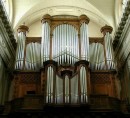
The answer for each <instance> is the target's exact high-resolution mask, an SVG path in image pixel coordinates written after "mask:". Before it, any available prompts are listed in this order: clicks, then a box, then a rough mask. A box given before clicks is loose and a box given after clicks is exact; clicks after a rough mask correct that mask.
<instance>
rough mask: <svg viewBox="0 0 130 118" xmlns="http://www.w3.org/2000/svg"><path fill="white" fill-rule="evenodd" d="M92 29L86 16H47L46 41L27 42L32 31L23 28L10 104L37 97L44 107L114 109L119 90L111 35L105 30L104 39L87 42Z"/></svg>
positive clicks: (103, 29)
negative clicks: (67, 106)
mask: <svg viewBox="0 0 130 118" xmlns="http://www.w3.org/2000/svg"><path fill="white" fill-rule="evenodd" d="M88 23H89V18H88V17H87V16H86V15H81V16H79V17H75V16H67V15H61V16H50V15H48V14H46V15H44V16H43V18H42V20H41V25H42V37H26V33H27V32H28V27H27V26H25V25H24V24H23V25H21V26H19V28H18V45H17V51H16V61H15V62H16V63H15V71H14V79H13V85H14V88H12V89H13V94H12V99H19V98H24V97H25V96H29V95H33V96H32V98H30V99H34V98H35V97H36V96H37V99H42V102H43V106H46V105H61V106H62V105H67V104H68V105H72V106H73V105H82V104H84V105H86V106H90V107H91V109H95V108H97V106H98V107H99V108H104V109H108V108H110V109H116V106H119V105H120V90H119V88H120V86H119V84H118V81H119V79H118V78H117V76H116V75H117V73H116V68H115V60H114V55H113V48H112V37H111V33H112V30H113V29H112V27H111V26H107V25H106V26H103V27H102V28H101V33H103V37H89V35H88V30H89V28H88ZM38 96H40V98H38ZM25 98H26V97H25ZM35 100H36V98H35ZM101 101H102V102H101ZM37 102H38V101H37ZM110 103H111V104H110ZM37 104H40V103H37ZM115 104H116V105H115ZM104 105H105V106H106V107H104ZM28 107H29V106H28Z"/></svg>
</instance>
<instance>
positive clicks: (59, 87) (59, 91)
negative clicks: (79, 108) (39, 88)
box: [55, 75, 63, 104]
mask: <svg viewBox="0 0 130 118" xmlns="http://www.w3.org/2000/svg"><path fill="white" fill-rule="evenodd" d="M55 103H57V104H60V103H63V79H61V78H60V77H59V76H58V75H56V89H55Z"/></svg>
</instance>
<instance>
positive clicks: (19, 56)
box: [15, 25, 28, 70]
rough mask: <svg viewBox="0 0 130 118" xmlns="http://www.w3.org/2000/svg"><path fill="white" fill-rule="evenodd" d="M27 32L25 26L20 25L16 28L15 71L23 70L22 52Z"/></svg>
mask: <svg viewBox="0 0 130 118" xmlns="http://www.w3.org/2000/svg"><path fill="white" fill-rule="evenodd" d="M27 31H28V27H27V26H25V25H20V26H19V28H18V40H17V41H18V45H17V51H16V63H15V69H19V70H22V69H24V56H25V54H24V50H25V40H26V32H27Z"/></svg>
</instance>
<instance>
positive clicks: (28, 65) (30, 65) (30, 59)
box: [25, 43, 41, 70]
mask: <svg viewBox="0 0 130 118" xmlns="http://www.w3.org/2000/svg"><path fill="white" fill-rule="evenodd" d="M40 50H41V44H39V43H29V44H28V45H27V46H26V58H25V69H26V70H39V69H40V63H41V60H40V53H39V52H40Z"/></svg>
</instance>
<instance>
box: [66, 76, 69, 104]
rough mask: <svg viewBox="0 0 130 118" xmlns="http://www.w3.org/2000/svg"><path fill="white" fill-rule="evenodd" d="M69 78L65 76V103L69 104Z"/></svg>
mask: <svg viewBox="0 0 130 118" xmlns="http://www.w3.org/2000/svg"><path fill="white" fill-rule="evenodd" d="M69 89H70V88H69V77H68V76H67V75H66V76H65V103H69V99H70V98H69V97H70V96H69Z"/></svg>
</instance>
